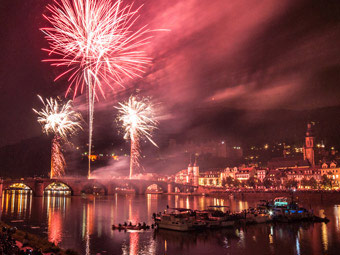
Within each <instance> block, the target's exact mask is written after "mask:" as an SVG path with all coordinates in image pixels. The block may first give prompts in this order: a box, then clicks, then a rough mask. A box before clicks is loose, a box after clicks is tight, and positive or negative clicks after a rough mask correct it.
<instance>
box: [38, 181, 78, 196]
mask: <svg viewBox="0 0 340 255" xmlns="http://www.w3.org/2000/svg"><path fill="white" fill-rule="evenodd" d="M44 193H45V195H71V194H73V190H72V188H71V186H70V185H68V184H66V183H64V182H60V181H54V182H51V183H49V184H48V185H47V186H46V187H45V188H44Z"/></svg>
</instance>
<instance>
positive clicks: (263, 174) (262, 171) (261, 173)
mask: <svg viewBox="0 0 340 255" xmlns="http://www.w3.org/2000/svg"><path fill="white" fill-rule="evenodd" d="M266 174H267V169H256V170H255V177H256V178H257V179H258V180H259V181H261V182H263V180H264V179H265V178H266Z"/></svg>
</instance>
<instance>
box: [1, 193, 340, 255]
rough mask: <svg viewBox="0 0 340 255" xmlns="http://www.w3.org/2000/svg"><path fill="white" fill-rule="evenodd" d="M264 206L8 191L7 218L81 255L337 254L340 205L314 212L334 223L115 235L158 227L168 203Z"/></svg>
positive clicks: (243, 203)
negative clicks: (157, 216) (140, 226)
mask: <svg viewBox="0 0 340 255" xmlns="http://www.w3.org/2000/svg"><path fill="white" fill-rule="evenodd" d="M256 202H257V201H241V200H234V199H222V198H212V197H202V196H180V195H175V196H173V195H159V194H147V195H145V196H136V195H133V194H128V195H114V196H108V197H100V196H92V195H88V196H83V197H70V196H45V197H43V198H36V197H32V195H31V194H28V193H25V192H20V191H15V192H9V193H4V196H3V198H2V200H1V203H0V204H1V207H0V217H1V218H2V219H3V220H5V221H7V222H8V223H10V224H13V225H16V226H18V227H19V228H22V229H26V230H28V231H31V232H34V233H37V234H40V235H44V236H46V237H47V238H48V240H49V241H51V242H54V243H55V244H58V245H60V246H62V247H64V248H73V249H76V250H78V251H79V252H80V254H96V253H102V252H104V251H105V252H106V254H129V255H137V254H145V255H152V254H168V255H169V254H190V255H192V254H212V253H215V254H248V253H249V254H336V251H338V249H340V235H339V233H340V207H339V206H338V205H334V204H328V205H324V204H321V205H320V203H318V202H317V201H315V204H314V205H313V208H314V211H315V212H317V213H318V214H319V215H321V216H327V217H328V218H330V220H331V221H330V223H328V224H325V223H316V224H306V223H303V224H302V223H301V224H276V225H270V224H263V225H254V226H247V227H244V226H241V227H239V228H236V229H233V228H231V229H223V230H218V231H217V230H215V231H201V232H195V233H178V232H173V231H167V230H157V231H154V230H150V231H145V232H144V231H128V232H124V231H121V232H119V231H113V230H112V229H111V226H112V224H118V223H123V222H125V221H126V222H130V221H131V222H132V223H133V224H135V223H138V222H146V223H147V224H151V223H152V220H151V215H152V213H153V212H159V211H162V210H164V209H165V208H166V206H167V205H168V206H169V207H186V208H191V209H205V208H207V207H208V206H221V210H231V211H241V210H244V209H247V208H249V207H251V206H254V205H255V204H256Z"/></svg>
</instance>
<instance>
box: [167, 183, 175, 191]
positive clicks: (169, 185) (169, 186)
mask: <svg viewBox="0 0 340 255" xmlns="http://www.w3.org/2000/svg"><path fill="white" fill-rule="evenodd" d="M168 193H174V185H173V184H172V183H168Z"/></svg>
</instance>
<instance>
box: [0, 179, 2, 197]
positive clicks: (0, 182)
mask: <svg viewBox="0 0 340 255" xmlns="http://www.w3.org/2000/svg"><path fill="white" fill-rule="evenodd" d="M2 187H3V181H2V180H1V179H0V197H2Z"/></svg>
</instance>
